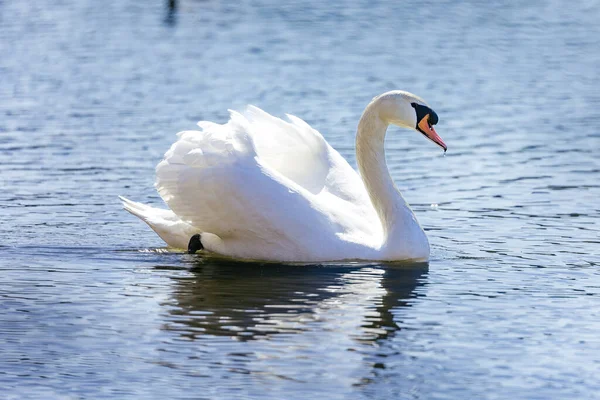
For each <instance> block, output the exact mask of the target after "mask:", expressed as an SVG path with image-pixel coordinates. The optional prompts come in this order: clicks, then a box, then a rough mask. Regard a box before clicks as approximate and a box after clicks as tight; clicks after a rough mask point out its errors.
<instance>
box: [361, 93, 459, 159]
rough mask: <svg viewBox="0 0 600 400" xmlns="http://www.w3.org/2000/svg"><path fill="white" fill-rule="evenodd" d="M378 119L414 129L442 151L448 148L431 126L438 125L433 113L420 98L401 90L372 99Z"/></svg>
mask: <svg viewBox="0 0 600 400" xmlns="http://www.w3.org/2000/svg"><path fill="white" fill-rule="evenodd" d="M372 104H376V105H377V109H378V110H379V117H380V118H381V119H383V120H384V121H386V122H387V123H389V124H394V125H398V126H401V127H404V128H410V129H414V130H416V131H418V132H420V133H422V134H423V135H424V136H425V137H426V138H427V139H429V140H431V141H432V142H433V143H435V144H437V145H438V146H440V147H441V148H442V149H444V152H445V151H446V149H447V148H448V147H447V146H446V144H445V143H444V141H443V140H442V138H441V137H440V136H439V135H438V134H437V132H436V131H435V129H434V128H433V126H434V125H435V124H437V123H438V116H437V114H436V112H435V111H433V110H432V109H431V107H429V105H427V103H426V102H425V101H424V100H423V99H422V98H420V97H418V96H415V95H414V94H412V93H408V92H404V91H402V90H394V91H391V92H387V93H384V94H382V95H380V96H377V97H375V98H374V99H373V102H372Z"/></svg>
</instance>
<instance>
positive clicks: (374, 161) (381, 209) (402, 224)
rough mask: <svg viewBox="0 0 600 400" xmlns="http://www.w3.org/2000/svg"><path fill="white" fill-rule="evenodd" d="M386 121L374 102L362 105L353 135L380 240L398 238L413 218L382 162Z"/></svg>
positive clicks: (388, 240)
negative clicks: (376, 220)
mask: <svg viewBox="0 0 600 400" xmlns="http://www.w3.org/2000/svg"><path fill="white" fill-rule="evenodd" d="M388 126H389V124H388V123H387V122H386V121H384V120H382V119H381V118H380V117H379V115H378V112H377V103H371V104H369V106H367V108H366V109H365V112H364V113H363V115H362V117H361V119H360V122H359V123H358V132H357V135H356V161H357V164H358V170H359V171H360V175H361V177H362V179H363V182H364V184H365V187H366V189H367V192H368V193H369V197H370V198H371V202H372V203H373V207H374V208H375V210H376V211H377V214H378V216H379V220H380V221H381V225H382V227H383V235H384V238H383V243H382V246H383V247H385V246H387V245H389V244H394V243H399V242H402V236H406V234H407V233H408V232H406V229H407V228H408V229H410V227H409V225H412V224H413V223H414V222H416V220H415V218H414V216H413V214H412V211H411V210H410V208H409V207H408V205H407V204H406V202H405V201H404V199H403V198H402V195H401V194H400V192H399V191H398V189H397V188H396V185H394V181H393V180H392V177H391V176H390V173H389V171H388V167H387V164H386V162H385V148H384V142H385V134H386V131H387V128H388Z"/></svg>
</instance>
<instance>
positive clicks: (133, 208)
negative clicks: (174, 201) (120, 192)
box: [119, 196, 199, 249]
mask: <svg viewBox="0 0 600 400" xmlns="http://www.w3.org/2000/svg"><path fill="white" fill-rule="evenodd" d="M119 199H120V200H121V201H122V202H123V209H125V211H127V212H129V213H131V214H133V215H135V216H136V217H138V218H139V219H141V220H142V221H144V222H145V223H147V224H148V226H149V227H150V228H152V230H153V231H154V232H156V233H157V234H158V236H160V238H161V239H162V240H164V241H165V242H166V243H167V244H168V245H169V246H170V247H175V248H178V249H186V248H187V245H188V242H189V240H190V237H192V236H193V235H194V234H196V233H198V232H199V230H198V229H196V228H194V227H193V226H191V225H190V224H188V223H186V222H184V221H182V220H181V219H180V218H179V217H178V216H177V215H175V213H174V212H173V211H171V210H164V209H161V208H155V207H151V206H148V205H146V204H142V203H138V202H136V201H132V200H129V199H127V198H125V197H123V196H119Z"/></svg>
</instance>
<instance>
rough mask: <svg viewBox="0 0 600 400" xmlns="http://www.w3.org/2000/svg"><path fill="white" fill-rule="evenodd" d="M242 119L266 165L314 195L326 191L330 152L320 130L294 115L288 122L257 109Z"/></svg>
mask: <svg viewBox="0 0 600 400" xmlns="http://www.w3.org/2000/svg"><path fill="white" fill-rule="evenodd" d="M243 115H244V117H245V118H246V121H247V125H246V130H247V133H248V135H249V136H250V137H251V138H252V142H253V144H254V148H255V151H256V154H257V156H258V157H259V158H260V160H261V161H262V162H263V163H265V164H266V165H268V166H269V167H270V168H272V169H274V170H275V171H277V172H278V173H280V174H281V175H283V176H285V177H286V178H288V179H291V180H292V181H294V182H295V183H297V184H298V185H300V186H302V187H303V188H305V189H306V190H308V191H309V192H311V193H313V194H316V193H319V192H320V191H321V190H322V189H323V186H324V185H325V180H326V177H327V174H328V172H329V160H328V148H327V142H326V141H325V139H324V138H323V136H322V135H321V134H320V133H319V132H318V131H317V130H315V129H313V128H312V127H311V126H310V125H308V124H307V123H306V122H304V121H303V120H301V119H300V118H297V117H295V116H293V115H288V118H289V120H290V122H286V121H284V120H282V119H280V118H277V117H274V116H272V115H270V114H268V113H266V112H264V111H263V110H261V109H260V108H258V107H254V106H248V108H247V109H246V111H245V112H244V113H243Z"/></svg>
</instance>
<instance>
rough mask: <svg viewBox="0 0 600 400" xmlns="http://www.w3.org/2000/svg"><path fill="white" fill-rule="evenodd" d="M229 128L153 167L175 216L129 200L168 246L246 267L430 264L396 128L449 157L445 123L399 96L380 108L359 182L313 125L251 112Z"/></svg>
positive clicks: (183, 145) (369, 122)
mask: <svg viewBox="0 0 600 400" xmlns="http://www.w3.org/2000/svg"><path fill="white" fill-rule="evenodd" d="M229 113H230V119H229V122H227V123H226V124H224V125H220V124H216V123H213V122H208V121H200V122H198V126H199V127H200V128H201V130H200V131H197V130H192V131H184V132H180V133H178V135H177V136H178V140H177V141H176V142H175V143H174V144H173V145H172V146H171V148H170V149H169V150H168V151H167V152H166V153H165V156H164V159H163V160H162V161H161V162H160V163H159V164H158V166H157V167H156V183H155V187H156V189H157V190H158V193H159V194H160V196H161V197H162V199H163V200H164V201H165V202H166V204H167V205H168V207H169V208H170V210H165V209H158V208H154V207H151V206H148V205H144V204H141V203H138V202H134V201H131V200H129V199H127V198H125V197H121V196H120V199H121V200H122V202H123V207H124V209H125V210H127V211H128V212H130V213H131V214H133V215H135V216H137V217H139V218H140V219H142V220H143V221H144V222H146V223H147V224H148V225H149V226H150V227H151V228H152V229H153V230H154V231H155V232H156V233H157V234H158V235H159V236H160V237H161V238H162V240H164V241H165V242H166V243H167V245H168V246H170V247H173V248H180V249H186V248H187V249H188V252H190V253H194V252H196V251H197V250H202V249H204V251H208V252H210V253H216V254H218V255H221V256H226V257H231V258H235V259H242V260H263V261H279V262H323V261H339V260H350V259H353V260H365V261H371V260H373V261H374V260H377V261H397V260H415V261H427V260H428V258H429V242H428V240H427V236H426V235H425V232H424V231H423V229H422V228H421V226H420V225H419V222H418V221H417V218H416V217H415V214H414V213H413V211H412V210H411V209H410V207H409V205H408V204H407V203H406V201H405V200H404V199H403V197H402V195H401V194H400V192H399V190H398V189H397V188H396V186H395V184H394V182H393V180H392V178H391V176H390V174H389V171H388V168H387V164H386V161H385V149H384V139H385V135H386V130H387V128H388V126H389V125H390V124H394V125H398V126H400V127H404V128H409V129H412V130H416V131H418V132H420V133H421V134H423V135H424V136H426V137H427V138H428V139H430V140H431V141H433V142H434V143H436V144H437V145H439V146H440V147H442V148H443V149H444V152H445V151H446V149H447V147H446V144H445V143H444V141H443V140H442V139H441V138H440V137H439V136H438V134H437V133H436V131H435V129H434V127H433V125H435V124H436V123H437V122H438V116H437V114H436V113H435V112H434V111H433V110H432V109H431V108H430V107H429V106H428V105H427V103H426V102H425V101H424V100H423V99H421V98H420V97H418V96H416V95H414V94H411V93H408V92H405V91H400V90H395V91H390V92H387V93H384V94H381V95H379V96H376V97H375V98H373V100H372V101H371V102H370V103H369V104H368V105H367V107H366V109H365V111H364V112H363V114H362V117H361V118H360V121H359V123H358V130H357V134H356V161H357V165H358V170H359V172H360V175H359V174H358V173H357V172H356V171H355V170H354V169H353V168H352V167H351V166H350V165H349V164H348V162H347V161H346V160H345V159H344V158H343V157H342V156H341V155H340V154H339V153H338V152H337V151H336V150H335V149H334V148H333V147H331V146H330V145H329V144H328V143H327V142H326V141H325V139H324V138H323V136H322V135H321V134H320V133H319V132H318V131H316V130H315V129H313V128H312V127H311V126H310V125H308V124H307V123H306V122H304V121H303V120H301V119H300V118H298V117H295V116H293V115H287V118H288V121H284V120H282V119H279V118H276V117H273V116H272V115H270V114H268V113H266V112H264V111H262V110H261V109H259V108H257V107H254V106H248V107H247V109H246V110H245V111H244V112H243V113H239V112H236V111H233V110H229Z"/></svg>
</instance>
